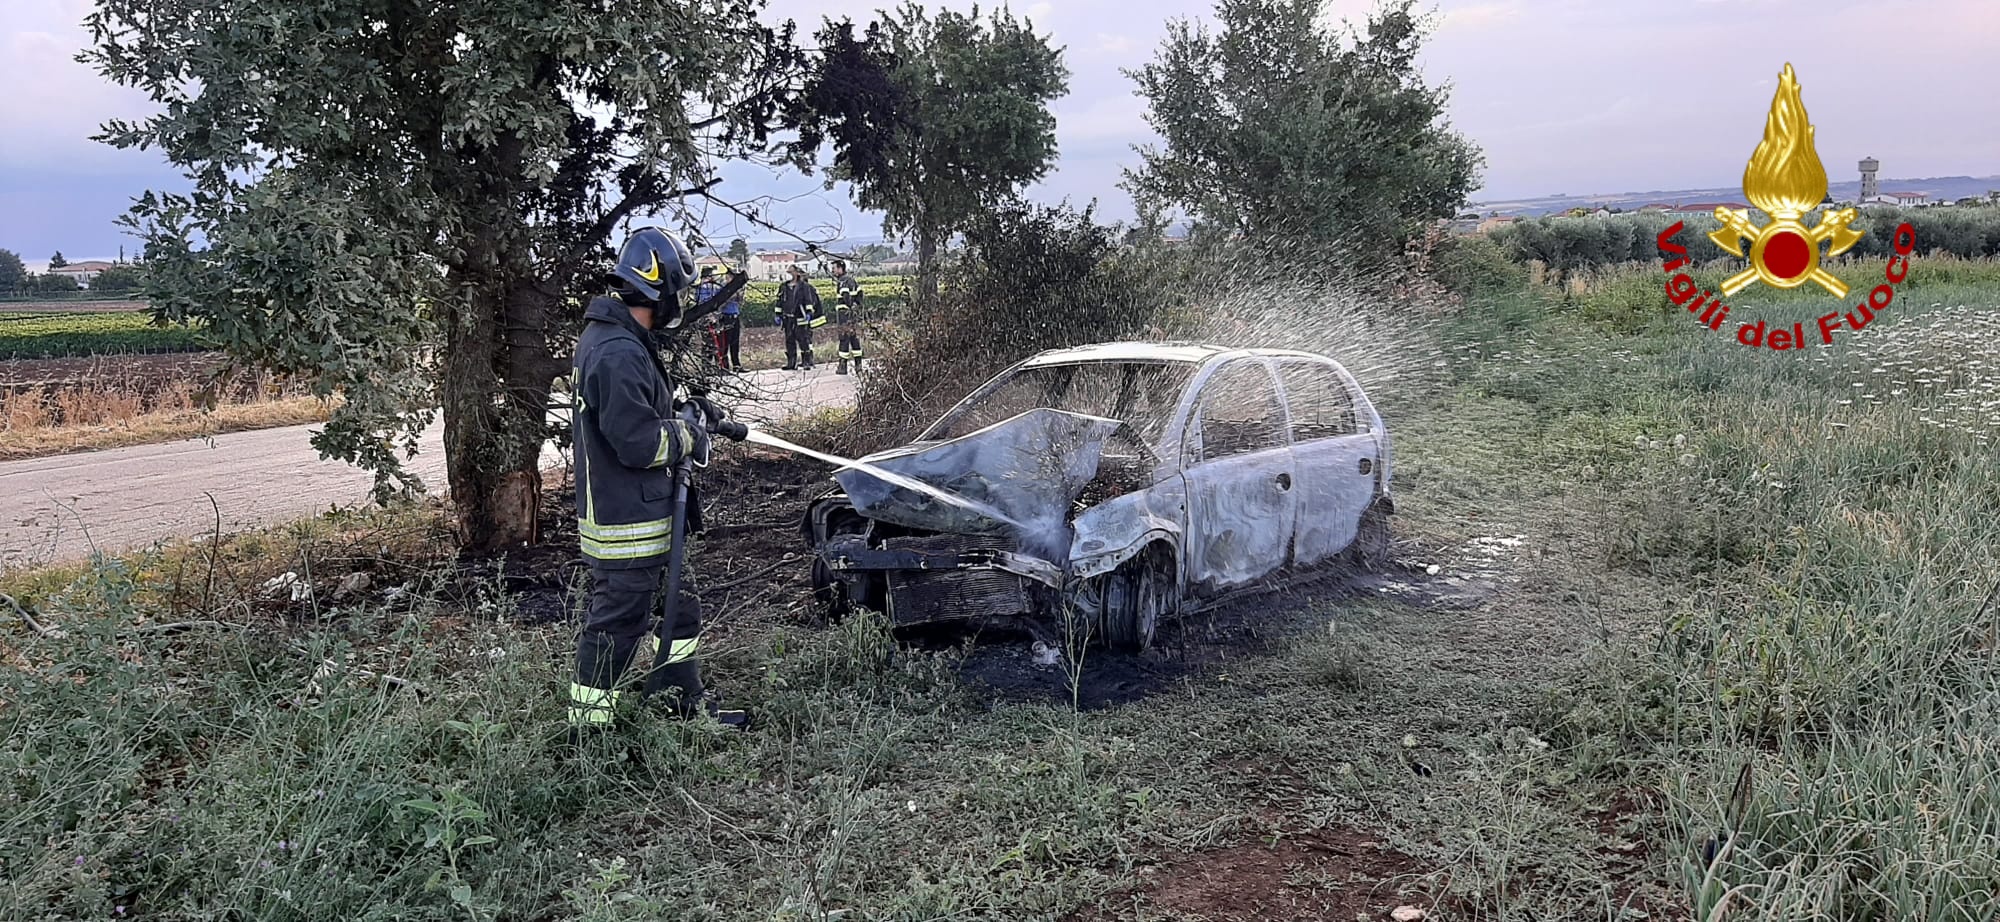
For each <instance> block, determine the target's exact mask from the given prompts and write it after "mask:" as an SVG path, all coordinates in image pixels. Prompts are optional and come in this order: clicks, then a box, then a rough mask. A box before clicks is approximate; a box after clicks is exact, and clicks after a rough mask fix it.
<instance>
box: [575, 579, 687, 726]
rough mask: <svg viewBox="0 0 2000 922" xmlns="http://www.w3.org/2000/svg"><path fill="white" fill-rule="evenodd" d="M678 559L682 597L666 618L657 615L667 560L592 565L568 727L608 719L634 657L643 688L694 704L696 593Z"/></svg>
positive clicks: (577, 650) (578, 643)
mask: <svg viewBox="0 0 2000 922" xmlns="http://www.w3.org/2000/svg"><path fill="white" fill-rule="evenodd" d="M682 566H683V570H682V572H681V591H680V604H679V605H677V606H676V612H675V616H674V620H673V623H671V624H668V623H666V622H665V620H664V619H663V618H659V617H658V616H660V615H661V605H660V602H661V598H660V597H661V594H662V593H663V592H664V590H665V586H663V585H662V583H663V582H664V581H665V576H666V572H667V567H666V564H665V563H664V562H662V563H660V564H658V565H656V566H650V567H640V568H637V569H631V570H613V569H607V568H603V567H591V568H590V612H589V614H587V615H586V616H585V617H584V622H583V633H582V635H581V636H580V637H578V638H577V644H576V677H575V679H574V680H573V681H572V683H571V685H570V702H569V719H570V724H571V725H572V726H579V727H582V726H597V725H604V724H609V723H610V722H611V715H612V711H613V709H615V708H616V707H617V704H618V700H619V698H620V697H621V695H623V694H624V692H623V690H622V689H621V688H620V686H621V685H622V684H623V680H624V679H625V676H626V673H627V670H629V669H631V668H632V667H633V665H634V662H633V661H634V660H635V659H636V660H639V662H638V663H637V665H638V669H639V672H640V673H641V679H640V687H641V689H642V690H643V692H644V693H645V694H647V695H651V694H653V693H655V692H660V691H669V692H670V693H677V694H678V695H679V701H680V705H679V706H680V708H681V709H682V710H683V712H688V711H691V709H692V708H693V707H694V706H695V704H696V703H697V701H698V700H699V699H700V698H701V695H702V692H703V688H702V683H701V664H700V661H699V660H698V659H696V657H695V652H696V648H697V646H698V645H699V644H700V639H701V599H700V598H698V597H697V596H696V595H695V591H694V585H693V582H692V580H690V578H689V576H688V573H687V572H686V569H685V567H686V565H685V564H683V565H682ZM656 620H657V623H656ZM648 628H651V631H650V633H649V632H648ZM661 646H664V647H665V648H666V654H667V655H666V656H664V657H660V658H659V661H660V663H661V665H660V666H659V668H658V669H655V668H654V662H655V657H656V656H657V654H658V651H659V649H660V647H661Z"/></svg>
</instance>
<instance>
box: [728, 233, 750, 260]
mask: <svg viewBox="0 0 2000 922" xmlns="http://www.w3.org/2000/svg"><path fill="white" fill-rule="evenodd" d="M749 262H750V241H748V240H745V239H743V238H741V237H738V238H736V239H734V240H731V241H729V264H730V265H731V266H736V267H739V268H740V267H742V266H745V265H748V264H749Z"/></svg>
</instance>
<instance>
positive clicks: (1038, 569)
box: [817, 535, 1062, 624]
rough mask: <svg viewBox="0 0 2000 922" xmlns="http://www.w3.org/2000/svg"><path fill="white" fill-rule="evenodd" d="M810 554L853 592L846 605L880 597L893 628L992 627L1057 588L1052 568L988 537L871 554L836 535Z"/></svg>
mask: <svg viewBox="0 0 2000 922" xmlns="http://www.w3.org/2000/svg"><path fill="white" fill-rule="evenodd" d="M817 551H818V554H819V558H820V562H821V563H822V564H823V565H824V566H825V567H826V569H827V571H828V574H829V575H830V576H832V577H833V578H834V579H838V580H841V581H843V582H846V583H848V584H849V585H850V586H854V587H855V589H856V590H859V591H855V592H852V593H851V595H852V596H853V597H856V598H869V597H873V596H874V595H875V593H874V592H870V591H868V590H869V589H877V590H879V591H880V593H881V598H882V602H883V608H884V609H885V610H886V613H887V614H888V615H889V618H890V620H892V621H894V622H896V623H897V624H923V623H929V622H945V621H988V622H992V621H1004V620H1007V619H1011V618H1015V617H1019V616H1022V615H1029V614H1033V613H1034V612H1036V611H1037V610H1038V609H1039V608H1041V607H1042V606H1043V605H1045V604H1046V602H1047V599H1048V598H1051V597H1052V596H1053V593H1054V591H1055V589H1056V587H1058V586H1060V585H1061V581H1062V570H1061V569H1060V568H1059V567H1057V566H1055V565H1054V564H1051V563H1049V562H1047V561H1044V560H1039V559H1036V558H1034V557H1029V556H1026V555H1023V554H1020V553H1017V552H1016V551H1014V550H1013V549H1012V548H1011V547H1010V545H1009V542H1007V541H1006V540H1005V539H1002V538H994V537H984V536H977V535H925V536H915V537H895V538H888V539H885V540H883V541H882V542H881V546H880V547H872V546H870V543H869V541H868V540H867V539H866V538H864V537H862V536H860V535H840V536H835V537H832V538H829V539H828V540H826V541H825V542H823V543H821V544H820V546H819V547H818V549H817ZM869 583H874V584H875V585H874V586H868V585H867V584H869Z"/></svg>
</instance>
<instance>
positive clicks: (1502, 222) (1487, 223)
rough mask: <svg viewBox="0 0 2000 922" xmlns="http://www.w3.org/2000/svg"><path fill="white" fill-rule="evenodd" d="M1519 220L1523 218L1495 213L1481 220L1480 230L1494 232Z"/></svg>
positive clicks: (1485, 232) (1484, 232) (1483, 232)
mask: <svg viewBox="0 0 2000 922" xmlns="http://www.w3.org/2000/svg"><path fill="white" fill-rule="evenodd" d="M1519 220H1521V219H1520V218H1519V217H1518V216H1516V215H1494V216H1493V217H1490V218H1487V219H1486V220H1484V221H1481V222H1479V232H1480V233H1482V234H1487V233H1492V232H1493V231H1496V230H1499V229H1500V228H1503V227H1506V226H1507V225H1509V224H1512V223H1514V222H1515V221H1519Z"/></svg>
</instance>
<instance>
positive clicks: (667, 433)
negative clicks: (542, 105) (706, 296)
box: [569, 227, 747, 736]
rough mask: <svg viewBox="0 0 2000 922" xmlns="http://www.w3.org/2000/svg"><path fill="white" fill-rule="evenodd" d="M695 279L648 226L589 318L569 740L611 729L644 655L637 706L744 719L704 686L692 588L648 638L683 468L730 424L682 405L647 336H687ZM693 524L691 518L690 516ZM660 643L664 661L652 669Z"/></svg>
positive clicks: (580, 378)
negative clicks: (583, 562) (586, 594)
mask: <svg viewBox="0 0 2000 922" xmlns="http://www.w3.org/2000/svg"><path fill="white" fill-rule="evenodd" d="M693 280H694V259H693V257H692V256H690V255H689V253H688V249H687V245H686V244H684V243H682V242H681V240H680V239H679V238H678V237H675V236H674V235H673V234H671V233H668V232H667V231H664V230H661V229H659V228H656V227H648V228H644V229H642V230H639V231H638V232H636V233H634V234H633V235H632V236H631V238H630V239H628V240H626V241H625V246H624V248H623V249H622V250H621V251H620V253H619V255H618V265H617V266H616V268H614V269H613V270H612V275H611V277H610V278H609V279H608V280H607V281H608V282H609V283H610V286H611V289H612V290H611V292H610V293H608V294H606V295H601V296H599V297H597V298H595V299H593V300H592V301H591V302H590V306H589V308H588V309H586V311H585V312H584V319H585V322H584V327H583V334H582V335H581V336H580V337H579V338H578V339H577V344H576V363H575V368H574V371H573V372H572V375H573V377H572V379H571V390H572V391H573V393H574V394H575V395H576V400H577V404H576V417H575V420H574V423H573V425H572V427H571V428H572V429H573V431H574V437H575V449H576V453H575V457H576V483H577V488H576V511H577V512H576V514H577V536H578V541H579V543H580V544H581V546H582V551H583V555H584V557H585V558H587V559H588V562H589V564H590V575H591V580H590V611H589V614H588V616H587V617H586V619H585V621H584V625H583V632H582V635H581V636H580V637H579V639H578V641H577V649H576V676H575V679H574V680H573V682H572V683H571V685H570V700H569V719H570V727H571V733H572V736H575V735H576V734H579V733H581V732H583V731H584V730H587V729H590V728H594V727H603V726H607V725H609V724H610V722H611V718H612V712H613V709H614V708H615V707H616V706H617V704H618V701H619V698H620V697H621V695H622V694H624V692H623V691H621V689H620V686H621V684H622V680H623V679H624V677H625V673H626V670H627V669H628V668H629V667H630V666H631V665H632V662H633V659H634V657H635V656H638V657H641V658H642V660H641V661H642V662H643V663H644V667H643V668H645V669H646V670H648V673H647V675H646V676H644V678H643V680H642V684H641V694H642V695H645V696H648V697H650V696H651V695H652V693H654V692H662V691H667V690H669V689H672V690H674V692H675V693H676V694H675V695H674V696H673V697H671V698H669V699H668V700H670V701H671V703H672V705H673V709H674V713H676V714H677V715H678V716H682V717H690V716H694V715H696V714H698V713H701V712H703V711H705V712H707V713H708V714H710V715H713V716H714V717H715V718H716V719H717V720H720V721H722V722H723V723H724V724H727V725H729V726H734V727H741V726H744V725H745V724H746V723H747V717H746V715H745V714H744V713H743V712H742V711H726V710H722V709H721V708H719V707H718V706H717V704H716V702H715V700H714V699H713V698H712V697H710V696H708V695H706V693H705V690H704V689H703V687H702V682H701V667H700V664H699V660H697V659H696V650H697V648H698V646H699V644H700V640H701V602H700V600H699V599H698V598H697V597H696V596H695V593H694V590H693V588H692V585H691V582H690V581H688V580H686V579H683V581H682V586H681V592H680V598H679V604H678V605H677V606H676V611H675V617H673V618H672V619H671V620H672V623H671V624H669V623H666V621H667V619H665V618H662V619H661V623H660V624H659V625H658V627H657V628H656V629H655V630H653V631H652V632H650V633H649V632H648V630H647V628H648V626H649V625H650V624H651V622H652V621H653V613H654V612H656V611H660V610H661V606H660V604H659V603H660V601H662V600H661V599H659V598H658V596H659V594H660V591H661V583H662V577H663V576H664V574H665V571H666V566H667V555H668V552H669V550H670V549H671V548H670V547H669V545H670V544H672V540H673V538H672V536H673V517H674V515H675V512H676V510H675V509H674V489H673V483H674V480H673V477H674V475H673V470H674V467H675V466H676V465H677V464H679V463H680V462H681V460H682V459H684V458H687V459H692V460H694V461H695V463H706V462H707V459H708V450H709V435H710V433H711V432H713V431H716V430H717V429H718V428H720V427H722V423H723V421H724V417H723V414H722V413H721V411H719V410H717V409H716V408H715V407H714V405H713V404H710V403H709V402H708V401H706V400H689V401H685V402H683V403H680V404H676V403H675V401H674V387H675V385H674V383H673V382H672V381H671V380H669V379H668V377H667V373H666V367H665V365H664V364H662V363H661V362H660V359H659V356H658V355H657V354H656V353H655V352H654V351H653V346H652V335H653V334H652V330H654V329H655V328H662V327H664V328H672V327H677V326H678V325H679V324H680V320H681V317H680V297H681V294H682V292H683V291H684V290H685V289H686V288H687V287H688V285H689V284H690V283H691V282H692V281H693ZM739 431H740V429H739ZM689 505H690V507H693V506H694V503H693V502H692V500H690V502H689ZM696 512H697V510H696V509H694V508H689V509H687V510H684V513H685V514H687V515H689V516H691V517H694V516H695V515H696ZM689 531H690V533H691V532H692V531H693V529H692V528H690V529H689ZM661 644H664V645H666V648H667V649H666V652H667V655H666V656H665V657H661V658H659V661H660V662H661V665H660V666H659V668H658V669H657V670H655V669H653V666H654V664H655V662H656V660H655V656H656V654H657V650H658V645H661ZM649 647H650V648H651V649H648V648H649Z"/></svg>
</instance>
